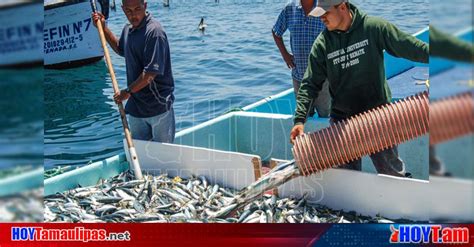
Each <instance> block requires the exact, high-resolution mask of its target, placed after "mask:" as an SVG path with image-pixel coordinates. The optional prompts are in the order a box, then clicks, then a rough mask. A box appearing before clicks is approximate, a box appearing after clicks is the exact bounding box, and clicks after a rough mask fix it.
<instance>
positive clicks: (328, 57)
mask: <svg viewBox="0 0 474 247" xmlns="http://www.w3.org/2000/svg"><path fill="white" fill-rule="evenodd" d="M349 5H350V10H351V12H352V25H351V27H350V28H349V30H347V31H346V32H340V31H328V30H327V29H325V30H324V31H323V32H322V33H321V34H320V35H319V36H318V38H317V39H316V41H315V42H314V44H313V47H312V50H311V53H310V55H309V58H308V59H309V60H308V68H307V69H306V73H305V75H304V78H303V81H302V83H301V87H300V89H299V92H298V96H297V100H296V112H295V117H294V123H295V124H304V123H305V122H306V118H307V115H308V108H309V106H310V104H311V101H312V100H314V99H316V98H317V96H318V93H319V92H320V91H321V88H322V85H323V82H324V81H325V79H326V78H327V79H328V81H329V93H330V95H331V98H332V101H331V117H333V118H338V119H344V118H348V117H350V116H352V115H355V114H358V113H361V112H364V111H366V110H369V109H372V108H374V107H377V106H380V105H382V104H386V103H389V102H390V101H391V98H392V95H391V92H390V88H389V87H388V84H387V80H386V78H385V65H384V56H383V50H386V51H387V52H388V53H389V54H391V55H393V56H395V57H403V58H406V59H409V60H412V61H416V62H423V63H428V60H429V46H428V45H427V44H426V43H424V42H422V41H420V40H418V39H416V38H415V37H413V36H412V35H409V34H406V33H404V32H402V31H400V30H399V29H398V28H397V27H396V26H394V25H393V24H391V23H389V22H387V21H385V20H383V19H381V18H376V17H370V16H367V15H365V14H364V13H363V12H362V11H360V10H358V9H357V7H355V6H354V5H352V4H349Z"/></svg>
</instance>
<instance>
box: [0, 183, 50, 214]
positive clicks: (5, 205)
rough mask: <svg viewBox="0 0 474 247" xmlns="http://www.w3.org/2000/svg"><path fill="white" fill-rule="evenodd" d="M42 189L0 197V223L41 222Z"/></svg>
mask: <svg viewBox="0 0 474 247" xmlns="http://www.w3.org/2000/svg"><path fill="white" fill-rule="evenodd" d="M42 221H43V189H42V188H39V189H34V190H31V191H25V192H23V193H19V194H15V195H11V196H5V197H0V222H42Z"/></svg>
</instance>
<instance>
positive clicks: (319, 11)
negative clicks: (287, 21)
mask: <svg viewBox="0 0 474 247" xmlns="http://www.w3.org/2000/svg"><path fill="white" fill-rule="evenodd" d="M324 14H326V10H324V9H323V8H321V7H316V8H314V9H313V10H311V12H309V15H311V16H314V17H320V16H322V15H324Z"/></svg>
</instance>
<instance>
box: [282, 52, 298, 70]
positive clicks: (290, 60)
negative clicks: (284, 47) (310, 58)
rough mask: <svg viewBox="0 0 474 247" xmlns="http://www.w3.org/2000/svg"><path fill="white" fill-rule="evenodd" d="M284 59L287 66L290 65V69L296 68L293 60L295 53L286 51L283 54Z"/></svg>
mask: <svg viewBox="0 0 474 247" xmlns="http://www.w3.org/2000/svg"><path fill="white" fill-rule="evenodd" d="M282 56H283V60H285V63H286V66H288V68H289V69H293V68H295V67H296V66H295V63H294V62H293V59H294V58H293V54H291V53H289V52H286V53H284V54H282Z"/></svg>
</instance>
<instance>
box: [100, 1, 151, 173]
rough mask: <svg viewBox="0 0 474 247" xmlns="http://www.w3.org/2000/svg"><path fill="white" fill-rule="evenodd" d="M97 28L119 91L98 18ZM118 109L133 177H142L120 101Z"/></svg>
mask: <svg viewBox="0 0 474 247" xmlns="http://www.w3.org/2000/svg"><path fill="white" fill-rule="evenodd" d="M91 6H92V10H93V12H97V8H96V5H95V0H91ZM97 30H98V31H99V37H100V42H101V43H102V48H103V49H104V57H105V62H106V63H107V68H108V69H109V74H110V78H111V79H112V87H113V89H114V93H115V94H118V93H120V89H119V87H118V83H117V79H116V78H115V72H114V68H113V67H112V61H111V59H110V54H109V49H108V48H107V41H106V39H105V35H104V28H103V27H102V22H101V21H100V20H98V21H97ZM118 109H119V112H120V118H121V119H122V127H123V131H124V133H125V139H126V141H127V146H128V151H129V154H130V160H131V162H132V168H133V171H134V172H135V177H136V178H137V179H142V178H143V175H142V170H141V168H140V163H139V162H138V157H137V151H136V150H135V145H133V141H132V135H131V133H130V128H129V127H128V122H127V116H126V114H125V110H124V108H123V104H122V102H120V103H119V104H118Z"/></svg>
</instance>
